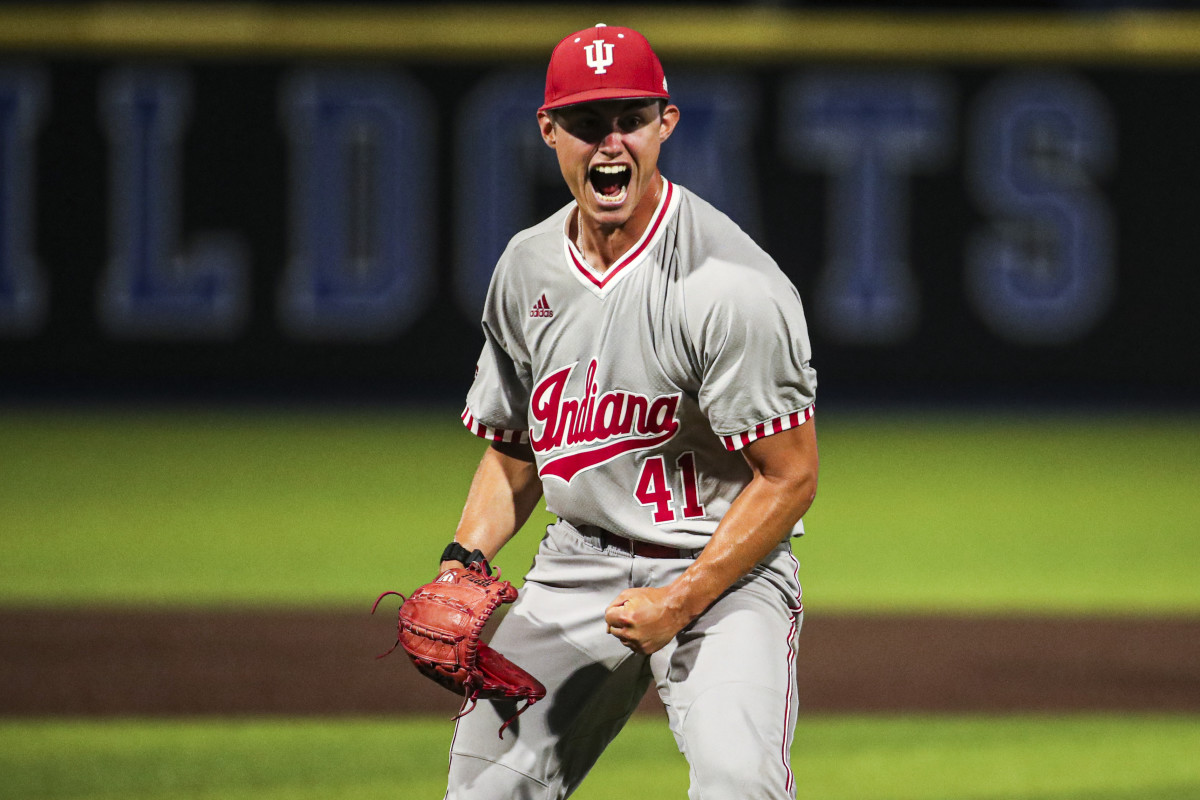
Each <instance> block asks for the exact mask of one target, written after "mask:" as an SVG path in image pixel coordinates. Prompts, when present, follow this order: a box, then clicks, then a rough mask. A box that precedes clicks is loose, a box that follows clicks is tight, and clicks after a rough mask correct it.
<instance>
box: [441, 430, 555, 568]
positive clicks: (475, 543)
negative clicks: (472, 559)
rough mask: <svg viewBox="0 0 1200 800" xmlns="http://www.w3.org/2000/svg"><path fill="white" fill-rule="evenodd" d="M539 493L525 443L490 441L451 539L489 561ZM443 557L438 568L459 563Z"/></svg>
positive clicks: (525, 516) (518, 526)
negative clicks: (480, 554)
mask: <svg viewBox="0 0 1200 800" xmlns="http://www.w3.org/2000/svg"><path fill="white" fill-rule="evenodd" d="M541 497H542V482H541V480H540V479H539V478H538V474H537V466H536V465H535V464H534V462H533V450H532V449H531V448H530V447H529V445H527V444H518V443H515V442H493V443H492V444H491V445H490V446H489V447H488V449H487V451H486V452H484V454H483V458H481V459H480V460H479V467H478V468H477V469H476V470H475V477H474V478H473V479H472V480H471V488H470V491H468V493H467V501H466V505H465V506H464V508H463V513H462V518H461V519H460V520H459V523H458V529H457V531H456V532H455V534H454V541H456V542H458V543H459V544H461V545H462V546H463V547H464V548H466V549H467V550H468V551H472V550H480V551H482V552H483V555H484V557H485V558H487V559H488V560H489V561H491V560H492V559H494V558H495V557H496V554H497V553H498V552H500V548H501V547H503V546H504V544H505V543H506V542H507V541H508V540H509V539H511V538H512V537H513V536H514V535H515V534H516V532H517V531H519V530H520V529H521V526H522V525H524V524H525V521H526V520H528V519H529V515H530V514H532V513H533V510H534V509H535V508H536V507H537V503H538V500H540V499H541ZM461 566H463V565H462V563H461V562H458V561H443V562H442V569H443V570H446V569H449V568H450V567H461Z"/></svg>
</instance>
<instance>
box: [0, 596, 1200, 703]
mask: <svg viewBox="0 0 1200 800" xmlns="http://www.w3.org/2000/svg"><path fill="white" fill-rule="evenodd" d="M394 620H395V617H394V615H393V613H389V614H386V615H381V616H375V617H371V616H370V615H368V614H367V613H366V612H365V611H364V612H362V613H311V612H250V611H235V610H229V611H188V612H131V611H111V610H110V611H104V610H62V611H57V610H56V611H45V610H37V611H34V610H0V715H7V716H12V715H34V714H37V715H131V714H136V715H191V714H251V713H254V714H259V713H268V714H393V713H405V712H416V711H422V712H433V713H446V714H450V713H452V712H453V711H454V710H455V709H456V708H457V701H456V699H455V698H454V697H453V696H451V695H450V694H449V693H448V692H444V691H442V690H441V689H438V688H436V687H435V686H433V684H431V683H429V682H427V681H426V680H425V679H423V678H421V677H420V676H419V675H418V674H417V672H416V670H415V669H413V668H412V666H411V665H410V664H409V663H408V662H407V660H406V659H405V658H404V657H403V655H401V654H395V655H393V656H392V657H390V658H387V659H383V660H376V659H375V658H374V656H375V655H376V654H377V653H380V652H382V651H384V650H386V649H387V648H388V647H389V646H390V645H391V642H392V639H393V638H394V632H395V628H394V624H395V622H394ZM801 643H802V647H801V651H800V654H799V658H798V665H799V670H800V681H801V707H802V709H803V710H804V711H806V712H835V711H836V712H847V711H957V712H974V711H985V712H1012V711H1034V710H1037V711H1068V710H1152V711H1188V712H1200V620H1193V619H1187V620H1134V619H1121V620H1105V619H1079V620H1074V619H1037V618H1015V619H1014V618H947V617H917V616H886V617H867V616H861V617H860V616H820V615H818V614H815V613H812V612H810V614H809V616H808V617H807V619H806V620H805V626H804V632H803V633H802V635H801ZM527 666H529V667H530V668H531V669H533V671H535V672H536V669H534V665H527ZM657 708H658V700H657V698H656V697H654V695H653V692H651V693H650V695H649V696H648V697H647V699H646V701H645V702H644V703H643V710H645V711H648V712H654V711H655V710H656V709H657Z"/></svg>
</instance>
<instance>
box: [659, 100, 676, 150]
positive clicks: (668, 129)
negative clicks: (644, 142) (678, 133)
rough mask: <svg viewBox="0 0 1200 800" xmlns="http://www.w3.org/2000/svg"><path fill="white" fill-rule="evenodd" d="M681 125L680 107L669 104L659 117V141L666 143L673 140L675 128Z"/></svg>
mask: <svg viewBox="0 0 1200 800" xmlns="http://www.w3.org/2000/svg"><path fill="white" fill-rule="evenodd" d="M678 124H679V106H675V105H671V104H667V106H666V107H665V108H663V110H662V114H660V115H659V121H658V141H660V142H665V141H666V140H667V139H669V138H671V134H672V133H673V132H674V131H675V126H676V125H678Z"/></svg>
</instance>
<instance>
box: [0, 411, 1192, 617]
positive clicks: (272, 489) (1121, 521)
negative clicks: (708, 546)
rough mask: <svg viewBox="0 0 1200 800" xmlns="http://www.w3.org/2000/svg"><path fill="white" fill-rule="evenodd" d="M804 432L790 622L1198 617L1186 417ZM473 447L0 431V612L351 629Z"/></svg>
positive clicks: (168, 433)
mask: <svg viewBox="0 0 1200 800" xmlns="http://www.w3.org/2000/svg"><path fill="white" fill-rule="evenodd" d="M818 426H819V427H818V430H819V437H820V445H821V458H822V474H821V486H820V489H819V492H818V496H817V501H816V504H815V505H814V507H813V509H812V511H811V512H810V513H809V516H808V518H807V520H806V524H807V528H808V531H809V533H808V535H807V536H805V537H804V539H803V540H801V541H800V542H798V543H797V544H796V551H797V554H798V556H799V558H800V560H801V562H802V564H803V571H802V573H801V578H802V580H803V583H804V586H805V601H806V604H807V605H809V606H810V607H811V608H821V609H827V610H871V611H881V612H896V611H911V610H954V611H969V612H974V611H1004V610H1018V611H1028V612H1037V613H1074V612H1083V613H1106V614H1107V613H1120V614H1127V613H1146V614H1161V613H1183V614H1193V613H1197V612H1200V581H1198V580H1196V565H1197V564H1200V536H1197V535H1196V533H1197V527H1198V525H1200V492H1198V491H1197V490H1196V487H1197V486H1200V417H1157V418H1156V417H1151V418H1133V417H1130V418H1119V417H1088V416H1084V417H1078V418H1077V417H1066V416H1058V417H1043V418H1033V419H1029V418H1022V417H1017V416H1012V417H1002V418H995V417H973V416H967V415H959V416H954V415H950V416H931V415H915V414H910V415H900V416H882V415H880V416H851V415H845V416H842V415H838V414H836V413H828V414H822V415H821V416H820V417H819V418H818ZM483 446H484V445H483V443H482V442H480V441H479V440H477V439H476V438H475V437H473V436H470V435H469V434H467V433H466V432H465V431H464V430H463V429H462V427H461V425H460V424H459V423H458V420H457V415H456V414H455V413H454V412H453V411H451V410H446V411H445V412H442V413H438V414H434V413H432V412H429V413H425V414H414V413H407V414H406V413H400V412H397V413H385V412H374V413H363V414H338V413H333V412H329V413H316V412H313V413H301V412H294V411H287V412H278V413H269V412H266V411H258V412H253V413H251V412H241V413H239V412H233V411H197V412H174V413H170V412H165V411H141V412H138V411H132V410H130V411H115V412H90V413H82V412H80V413H70V412H61V413H52V412H30V411H5V412H4V413H3V415H0V453H2V454H3V457H2V458H0V518H2V519H3V527H4V531H3V541H4V556H5V557H4V558H3V559H2V560H0V603H6V604H20V605H29V604H32V605H44V604H57V605H63V604H77V603H93V604H117V605H120V604H138V605H142V604H146V603H155V604H159V603H161V604H168V605H180V604H186V605H214V604H231V603H236V604H256V605H287V606H296V605H310V606H331V605H336V606H361V605H362V604H364V603H368V602H370V601H371V600H372V599H373V598H374V597H375V595H376V594H377V593H378V592H379V591H382V590H383V589H386V588H401V589H403V588H408V587H411V586H415V585H418V584H419V583H420V582H422V581H423V580H427V579H428V576H429V575H430V571H431V570H432V569H433V568H434V565H435V564H436V560H437V554H438V553H440V551H441V548H442V546H443V545H444V544H445V542H447V541H448V540H449V538H450V536H451V535H452V532H453V529H454V526H455V523H456V522H457V520H458V515H459V513H460V511H461V508H462V501H463V497H464V496H465V492H466V486H467V483H468V482H469V480H470V477H471V474H472V473H473V471H474V465H475V463H476V462H477V460H478V458H479V455H480V452H481V449H482V447H483ZM548 520H549V515H547V514H546V513H545V512H540V513H538V514H536V515H535V518H534V520H532V521H531V523H530V525H529V526H527V528H526V530H525V531H523V533H522V534H521V535H520V536H519V537H518V538H517V539H516V540H514V542H513V543H512V544H511V545H510V547H509V548H508V549H507V550H506V551H505V553H503V554H502V556H501V557H500V559H498V563H499V565H500V566H501V567H502V568H503V569H504V570H505V571H506V572H507V573H508V575H509V576H512V577H516V576H519V575H520V574H521V573H523V571H524V570H525V569H526V568H527V567H528V565H529V562H530V559H531V558H532V554H533V552H534V549H535V548H536V546H537V542H538V539H539V536H540V529H541V528H542V527H543V526H544V525H545V523H546V522H547V521H548Z"/></svg>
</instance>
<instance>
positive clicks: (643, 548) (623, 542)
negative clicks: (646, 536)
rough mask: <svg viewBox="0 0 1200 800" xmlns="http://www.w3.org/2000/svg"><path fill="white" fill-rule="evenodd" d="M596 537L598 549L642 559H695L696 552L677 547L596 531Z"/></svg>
mask: <svg viewBox="0 0 1200 800" xmlns="http://www.w3.org/2000/svg"><path fill="white" fill-rule="evenodd" d="M596 535H597V536H598V537H599V540H600V547H601V548H605V547H611V548H613V549H614V550H620V551H621V552H622V553H628V554H629V555H631V556H641V557H642V558H695V557H696V551H695V550H692V549H687V550H681V549H680V548H678V547H667V546H666V545H665V544H652V543H650V542H639V541H637V540H636V539H627V538H626V537H624V536H621V535H619V534H616V533H609V532H608V531H597V533H596Z"/></svg>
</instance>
